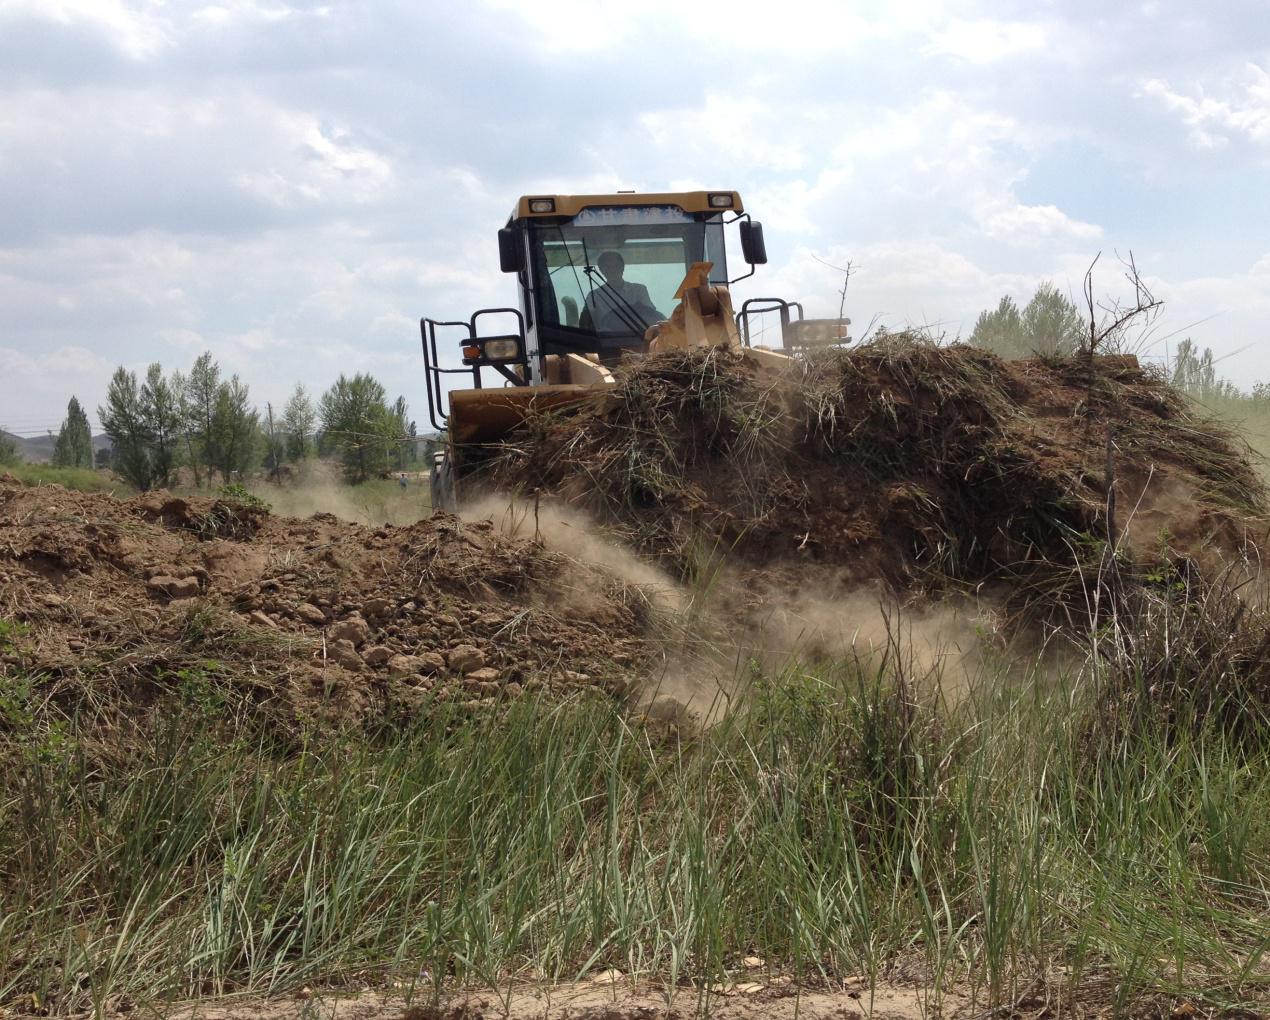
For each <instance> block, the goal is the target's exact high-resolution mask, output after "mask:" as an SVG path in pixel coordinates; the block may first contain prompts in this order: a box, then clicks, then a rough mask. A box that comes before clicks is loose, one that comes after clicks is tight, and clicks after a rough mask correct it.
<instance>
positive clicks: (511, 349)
mask: <svg viewBox="0 0 1270 1020" xmlns="http://www.w3.org/2000/svg"><path fill="white" fill-rule="evenodd" d="M519 356H520V344H519V343H518V342H517V341H515V340H486V341H485V357H486V358H487V359H488V360H490V361H512V360H514V359H515V358H517V357H519Z"/></svg>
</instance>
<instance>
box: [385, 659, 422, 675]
mask: <svg viewBox="0 0 1270 1020" xmlns="http://www.w3.org/2000/svg"><path fill="white" fill-rule="evenodd" d="M419 670H420V666H419V659H418V658H417V657H416V656H414V655H394V656H393V657H392V658H391V659H389V660H388V675H389V676H410V674H411V673H418V672H419Z"/></svg>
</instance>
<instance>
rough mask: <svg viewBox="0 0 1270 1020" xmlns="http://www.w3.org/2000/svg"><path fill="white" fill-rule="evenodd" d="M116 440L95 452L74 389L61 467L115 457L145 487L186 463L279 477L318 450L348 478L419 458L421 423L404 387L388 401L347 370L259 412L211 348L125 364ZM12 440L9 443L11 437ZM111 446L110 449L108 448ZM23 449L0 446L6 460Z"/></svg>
mask: <svg viewBox="0 0 1270 1020" xmlns="http://www.w3.org/2000/svg"><path fill="white" fill-rule="evenodd" d="M97 417H98V421H99V422H100V423H101V429H102V431H103V432H104V433H105V434H106V435H107V436H109V437H110V442H111V449H110V451H109V452H107V451H104V450H103V451H99V456H97V457H95V456H94V453H93V443H92V434H91V432H90V429H89V423H88V416H87V414H86V413H85V412H84V410H83V408H82V407H81V406H80V403H79V400H78V399H77V398H75V397H71V399H70V403H69V404H68V405H67V409H66V418H65V420H64V421H63V422H62V425H61V428H60V429H59V430H58V434H57V439H56V441H55V444H54V449H53V463H54V465H57V466H62V467H93V466H94V465H96V466H98V467H102V466H106V464H104V463H102V461H103V460H106V459H108V464H109V466H110V467H111V468H113V469H114V470H115V471H116V472H117V473H118V474H119V475H120V476H122V477H123V478H124V480H125V481H127V482H128V483H130V484H131V485H133V486H135V487H136V488H137V489H140V490H141V491H143V492H144V491H147V490H150V489H157V488H165V487H168V486H171V485H172V484H173V483H174V482H175V480H176V476H177V472H178V471H179V470H180V469H182V468H186V469H188V471H189V473H190V475H191V477H192V480H193V483H194V485H195V486H196V487H201V486H204V485H212V484H215V483H216V482H217V481H220V482H221V483H226V484H227V483H230V482H233V481H235V480H238V479H241V478H243V477H244V476H245V475H246V474H247V473H248V472H251V471H255V470H257V469H263V470H265V471H266V472H267V473H268V474H269V475H270V476H271V477H274V478H278V477H280V475H281V473H282V470H283V468H284V467H285V466H287V465H299V464H302V463H303V462H305V461H306V460H308V459H310V458H312V457H314V456H330V457H335V458H337V459H338V460H339V461H340V463H341V465H342V466H343V469H344V474H345V477H346V479H347V480H348V481H349V482H351V483H358V482H363V481H365V480H366V479H368V478H371V477H373V476H375V475H378V474H380V473H382V472H384V471H388V470H394V469H395V470H403V469H405V468H406V467H407V466H409V465H410V464H411V463H413V462H414V460H415V459H416V452H415V447H416V439H417V431H416V427H415V423H414V422H413V421H411V420H410V417H409V409H408V407H407V405H406V401H405V398H404V397H397V399H396V400H395V401H393V402H391V403H390V402H389V400H388V394H387V391H386V390H385V389H384V386H383V384H382V383H380V382H379V381H378V380H376V379H375V378H374V377H373V376H371V375H368V374H366V373H358V374H356V375H353V376H351V377H348V376H345V375H343V374H341V375H340V377H339V378H338V379H337V380H336V381H335V383H334V384H333V385H332V386H331V387H330V388H329V389H328V390H327V391H326V392H325V393H323V394H322V396H321V397H320V399H319V400H318V401H317V402H316V403H314V401H313V400H312V398H311V397H310V396H309V394H308V393H307V392H306V390H305V388H304V387H303V386H302V385H300V384H298V383H297V384H296V387H295V389H294V390H293V391H292V393H291V396H290V397H289V398H288V399H287V402H286V404H285V405H283V407H282V408H280V409H279V410H278V411H276V412H275V409H274V408H273V406H272V405H269V404H266V405H265V410H264V412H263V413H262V412H261V411H260V409H259V408H258V407H257V406H255V405H254V404H253V403H252V401H251V396H250V392H249V390H248V387H247V384H246V383H244V382H243V381H242V380H241V379H240V378H239V377H238V376H237V375H230V376H229V377H227V378H226V377H225V376H224V375H223V374H222V372H221V368H220V365H219V364H217V362H216V361H215V360H214V359H213V357H212V355H211V352H210V351H208V352H205V353H203V354H202V355H200V356H199V357H198V358H197V359H196V360H195V362H194V364H193V366H192V367H191V368H190V370H189V373H188V374H183V373H181V372H179V371H174V372H172V373H171V374H167V375H165V374H164V371H163V367H162V365H161V364H160V363H159V362H155V363H154V364H152V365H150V366H149V368H148V369H147V370H146V372H145V374H144V375H142V376H138V374H137V373H136V372H133V371H130V370H128V369H127V368H125V367H123V366H120V367H119V368H118V369H116V370H115V373H114V375H113V376H112V377H111V379H110V384H109V386H108V387H107V390H106V402H105V403H104V404H102V405H101V406H99V407H98V409H97ZM9 445H12V443H11V442H10V443H9ZM102 455H104V456H102ZM5 457H8V458H9V459H16V450H8V451H6V450H0V462H3V459H4V458H5Z"/></svg>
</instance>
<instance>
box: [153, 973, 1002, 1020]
mask: <svg viewBox="0 0 1270 1020" xmlns="http://www.w3.org/2000/svg"><path fill="white" fill-rule="evenodd" d="M671 991H673V993H674V994H673V995H671V994H669V992H671ZM978 1005H979V1009H976V1010H974V1012H976V1013H977V1012H981V1011H982V1003H979V1004H978ZM168 1015H169V1016H170V1017H171V1018H172V1020H257V1018H260V1020H290V1018H293V1017H294V1018H297V1020H486V1018H489V1020H494V1018H508V1020H531V1018H537V1020H566V1018H567V1020H660V1018H666V1020H671V1018H683V1020H687V1018H689V1017H718V1018H720V1020H742V1018H744V1020H750V1018H759V1017H772V1018H774V1020H786V1018H788V1020H795V1018H798V1020H829V1018H835V1020H848V1018H854V1017H861V1018H863V1017H870V1018H877V1020H888V1018H889V1020H919V1018H925V1017H957V1016H960V1017H969V1016H971V1015H972V1011H971V1002H970V999H969V998H968V997H967V996H965V995H962V994H957V993H945V994H944V995H942V997H941V998H940V999H939V1000H938V1001H935V1000H934V999H933V998H932V996H931V994H930V993H929V991H927V990H924V989H920V988H906V987H899V986H885V985H878V986H876V987H875V988H874V989H873V990H872V991H870V989H869V987H868V985H867V983H865V982H863V981H861V982H857V983H854V984H853V983H848V984H847V985H846V986H844V988H843V989H842V990H840V991H822V990H807V989H802V990H798V989H796V988H794V987H793V986H792V985H791V984H788V983H782V982H781V980H780V979H777V980H776V981H772V982H768V981H764V980H754V981H748V982H740V983H737V984H735V985H732V986H730V987H728V988H726V989H716V990H713V991H707V990H705V989H696V988H692V987H681V988H676V989H673V990H670V989H665V988H657V987H652V986H642V987H633V986H632V985H631V983H630V982H628V981H626V980H625V979H622V978H611V977H609V976H607V975H605V974H601V975H599V976H598V977H596V978H593V979H591V980H587V981H582V982H577V983H573V984H566V985H555V986H550V987H544V986H529V985H524V986H519V987H516V986H513V987H512V988H511V989H506V988H504V989H500V990H499V991H492V990H489V989H484V990H479V991H471V992H465V993H453V994H449V995H447V996H446V997H445V998H444V999H443V1001H442V1003H441V1005H440V1006H433V1005H431V1004H430V1003H429V998H428V995H427V994H426V992H425V993H424V994H420V995H416V996H415V997H414V999H413V1002H412V1001H410V1000H408V999H407V997H406V996H405V995H387V994H383V993H380V992H373V991H362V992H357V991H345V992H328V991H323V992H318V993H312V994H310V993H308V992H307V991H306V992H303V993H301V994H299V995H297V996H293V997H290V998H278V999H268V1000H262V999H246V998H244V999H233V1000H212V1001H206V1002H202V1003H199V1004H197V1005H193V1006H186V1007H181V1008H179V1009H176V1010H174V1011H173V1012H172V1013H170V1014H168Z"/></svg>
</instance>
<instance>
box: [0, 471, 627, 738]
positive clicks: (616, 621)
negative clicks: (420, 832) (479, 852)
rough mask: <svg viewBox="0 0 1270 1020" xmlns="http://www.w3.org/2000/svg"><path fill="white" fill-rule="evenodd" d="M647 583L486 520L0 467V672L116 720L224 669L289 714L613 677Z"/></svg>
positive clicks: (225, 675)
mask: <svg viewBox="0 0 1270 1020" xmlns="http://www.w3.org/2000/svg"><path fill="white" fill-rule="evenodd" d="M645 595H646V593H644V592H642V591H641V589H640V588H639V587H638V586H637V585H632V584H630V583H628V582H625V581H622V580H618V579H616V578H614V577H613V576H611V575H609V574H607V573H605V572H603V571H602V570H600V569H599V568H592V567H589V566H587V565H586V564H580V563H578V562H577V561H576V560H572V559H568V558H566V557H564V556H561V555H560V554H558V553H553V552H551V551H550V550H548V549H546V548H545V547H544V546H543V544H542V543H540V542H536V541H534V540H533V539H532V538H515V537H508V536H506V535H503V534H500V533H498V532H497V531H496V530H495V528H494V525H493V524H492V523H490V522H483V523H481V522H477V523H466V522H463V521H461V520H459V519H458V518H456V517H451V516H449V515H438V516H435V517H433V518H431V519H429V520H426V521H421V522H419V523H417V524H414V525H410V526H405V527H392V526H385V527H381V528H370V527H366V526H362V525H358V524H352V523H348V522H345V521H341V520H339V519H337V518H335V517H333V516H330V515H328V514H316V515H314V516H313V517H310V518H308V519H304V520H297V519H291V518H284V517H278V516H274V515H271V514H270V513H268V511H267V510H266V509H265V508H264V507H263V506H259V505H255V504H253V503H250V502H236V501H227V500H212V499H193V498H192V499H180V498H176V497H173V496H171V495H168V494H166V493H159V494H150V495H148V496H145V497H139V498H136V499H132V500H117V499H114V498H113V497H110V496H106V495H101V494H84V493H77V492H69V491H66V490H64V489H62V488H60V487H58V486H42V487H33V488H28V487H23V486H21V485H19V484H17V483H15V482H13V481H12V480H11V479H10V480H7V481H6V480H4V479H3V478H2V477H0V625H2V627H3V629H2V630H0V674H2V675H4V676H7V677H9V678H11V679H12V678H17V677H21V678H24V683H25V682H28V681H30V680H31V679H32V678H34V681H35V687H36V689H35V690H34V692H32V691H31V690H29V689H28V688H27V687H24V688H23V690H24V691H25V694H24V697H25V698H27V699H28V700H30V699H31V698H37V699H39V700H40V702H41V704H42V706H43V707H45V708H48V707H52V708H55V709H56V710H58V711H61V712H63V713H70V712H76V711H78V712H84V711H93V710H100V711H102V712H107V713H109V714H112V715H114V716H117V717H118V718H120V719H122V718H124V717H125V716H127V717H129V718H132V717H135V716H137V714H138V712H139V710H143V709H144V707H145V705H146V704H148V703H151V702H153V701H154V700H155V699H156V697H157V696H158V695H160V694H162V693H163V692H165V691H169V692H170V691H171V690H173V689H189V690H192V691H195V692H196V693H197V692H198V691H200V690H203V689H204V688H205V687H206V686H207V684H206V683H205V681H212V682H214V683H213V686H215V685H216V684H219V683H220V682H222V681H223V682H224V683H228V684H230V685H232V686H233V687H234V690H235V691H236V693H237V694H238V695H239V696H241V698H242V699H243V701H244V702H250V703H252V704H253V705H254V706H255V708H257V709H260V710H261V711H262V712H263V714H264V716H266V717H267V718H269V719H270V720H271V721H273V722H274V723H277V724H280V725H282V726H283V727H284V728H288V729H292V730H296V729H302V728H303V727H304V726H305V725H307V724H308V723H310V722H312V721H328V722H329V721H339V722H350V723H358V724H373V723H374V722H375V721H376V720H381V719H386V718H391V717H399V716H401V715H402V714H403V713H404V714H408V713H410V712H411V710H412V708H413V707H415V706H417V705H418V704H419V703H420V702H421V701H422V700H423V698H424V696H425V694H427V695H429V696H431V697H440V698H449V699H460V700H463V701H465V702H480V701H482V700H485V701H492V700H494V699H496V698H503V697H515V696H518V695H520V694H521V693H522V692H523V691H525V690H527V689H533V688H541V687H552V688H574V687H577V686H579V685H600V686H604V687H607V688H610V689H614V688H620V687H621V686H622V685H623V684H625V683H626V682H627V679H628V678H629V677H630V676H632V675H637V674H638V672H639V670H640V668H641V664H642V663H643V662H644V661H645V658H646V656H647V654H648V651H647V648H646V646H645V643H644V641H643V634H644V631H645V628H646V626H647V624H648V621H649V617H650V614H651V613H652V610H651V609H650V603H649V601H648V599H647V598H646V597H645ZM124 702H127V703H128V710H127V711H126V712H123V711H117V710H118V709H120V708H122V707H123V703H124ZM4 724H5V721H4V719H0V728H2V727H3V726H4Z"/></svg>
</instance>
